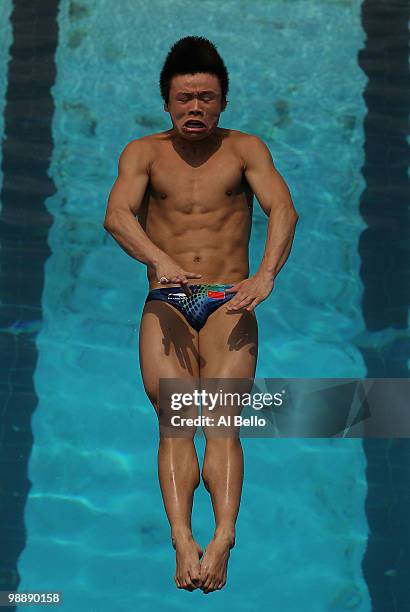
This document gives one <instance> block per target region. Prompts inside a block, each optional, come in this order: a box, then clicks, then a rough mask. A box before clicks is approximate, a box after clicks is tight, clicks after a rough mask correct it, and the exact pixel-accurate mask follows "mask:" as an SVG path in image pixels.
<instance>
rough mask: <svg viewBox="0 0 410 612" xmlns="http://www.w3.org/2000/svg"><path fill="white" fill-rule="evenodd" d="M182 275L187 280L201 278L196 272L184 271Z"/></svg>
mask: <svg viewBox="0 0 410 612" xmlns="http://www.w3.org/2000/svg"><path fill="white" fill-rule="evenodd" d="M184 274H185V276H186V277H187V278H201V276H202V274H198V272H188V271H187V270H184Z"/></svg>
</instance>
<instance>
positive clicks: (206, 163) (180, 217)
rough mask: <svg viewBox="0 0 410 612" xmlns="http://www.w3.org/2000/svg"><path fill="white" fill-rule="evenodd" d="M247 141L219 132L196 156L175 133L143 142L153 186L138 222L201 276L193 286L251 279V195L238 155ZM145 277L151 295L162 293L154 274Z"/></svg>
mask: <svg viewBox="0 0 410 612" xmlns="http://www.w3.org/2000/svg"><path fill="white" fill-rule="evenodd" d="M247 136H248V135H247V134H245V133H244V132H239V131H236V130H228V129H223V128H217V130H216V132H215V134H214V135H213V138H212V141H210V142H209V143H207V144H206V145H205V144H203V145H201V147H198V154H195V155H192V153H189V154H188V153H187V151H186V150H183V149H181V145H179V144H177V143H176V141H175V139H174V138H173V136H172V132H171V130H169V131H167V132H161V133H158V134H153V135H149V136H146V137H145V139H147V140H149V143H150V151H151V155H150V180H149V184H148V186H147V189H146V192H145V195H144V199H143V202H142V205H141V208H140V211H139V214H138V219H139V222H140V223H141V226H142V227H143V228H144V230H145V232H146V234H147V236H148V237H149V238H150V240H151V241H152V242H154V243H155V244H156V245H157V246H158V247H159V248H160V249H161V250H163V251H164V252H165V253H167V254H168V255H169V256H170V257H172V258H173V259H174V260H175V261H176V262H177V263H178V264H179V265H180V266H182V267H183V268H184V269H186V270H189V271H192V272H197V273H199V274H201V275H202V276H201V278H200V279H195V280H192V281H191V283H192V284H202V283H234V282H237V281H239V280H243V279H244V278H247V276H248V274H249V261H248V246H249V238H250V231H251V223H252V208H253V192H252V190H251V188H250V186H249V184H248V182H247V181H246V178H245V176H244V173H243V171H244V163H243V159H242V157H241V154H240V150H241V147H243V146H244V141H245V140H246V138H247ZM147 275H148V281H149V286H150V289H154V288H157V287H158V286H159V283H158V280H157V277H156V275H155V271H154V269H153V268H152V267H151V266H148V267H147ZM161 286H164V287H167V286H173V285H172V284H171V283H170V284H168V285H166V284H165V285H161Z"/></svg>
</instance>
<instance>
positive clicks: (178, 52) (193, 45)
mask: <svg viewBox="0 0 410 612" xmlns="http://www.w3.org/2000/svg"><path fill="white" fill-rule="evenodd" d="M196 72H208V73H210V74H214V75H215V76H216V77H218V79H219V82H220V84H221V92H222V100H226V96H227V94H228V88H229V76H228V71H227V69H226V66H225V64H224V61H223V59H222V58H221V56H220V55H219V53H218V51H217V49H216V47H215V45H214V44H213V43H211V41H210V40H208V39H207V38H203V37H202V36H185V37H184V38H180V39H179V40H178V41H177V42H175V43H174V44H173V45H172V47H171V49H170V51H169V52H168V55H167V57H166V59H165V62H164V65H163V67H162V70H161V76H160V79H159V86H160V90H161V96H162V98H163V99H164V101H165V102H166V103H167V104H168V100H169V88H170V84H171V79H172V77H174V76H176V75H177V74H195V73H196Z"/></svg>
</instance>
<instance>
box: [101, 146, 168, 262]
mask: <svg viewBox="0 0 410 612" xmlns="http://www.w3.org/2000/svg"><path fill="white" fill-rule="evenodd" d="M148 181H149V150H148V146H147V143H145V142H143V141H140V140H134V141H132V142H130V143H129V144H127V146H126V147H125V149H124V150H123V151H122V153H121V155H120V159H119V162H118V177H117V179H116V181H115V183H114V185H113V187H112V189H111V192H110V195H109V198H108V204H107V209H106V212H105V219H104V227H105V229H106V230H107V231H108V232H109V233H110V234H111V235H112V236H113V238H114V239H115V240H116V241H117V242H118V244H119V245H120V246H121V247H122V248H123V249H124V251H126V252H127V253H128V255H130V256H131V257H134V259H138V261H141V262H142V263H145V264H150V265H155V264H156V263H157V261H158V259H159V257H160V255H161V254H162V251H161V250H160V249H159V248H158V247H157V246H156V245H155V244H154V243H153V242H152V241H151V240H150V239H149V238H148V236H147V235H146V233H145V232H144V230H143V229H142V227H141V225H140V224H139V222H138V220H137V219H136V215H137V213H138V211H139V209H140V206H141V203H142V200H143V198H144V193H145V190H146V188H147V185H148Z"/></svg>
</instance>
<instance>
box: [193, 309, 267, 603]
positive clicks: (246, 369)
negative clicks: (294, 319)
mask: <svg viewBox="0 0 410 612" xmlns="http://www.w3.org/2000/svg"><path fill="white" fill-rule="evenodd" d="M199 352H200V358H201V365H200V378H201V379H205V378H253V377H254V375H255V370H256V361H257V353H258V326H257V321H256V316H255V313H254V312H248V311H245V310H241V311H240V312H235V313H227V312H226V310H225V308H224V306H222V307H221V308H219V309H218V310H217V311H216V312H214V313H213V314H212V315H211V316H210V317H209V318H208V321H207V322H206V324H205V325H204V327H203V328H202V329H201V331H200V332H199ZM249 390H250V389H249ZM222 412H223V411H222ZM204 432H205V435H206V449H205V456H204V463H203V467H202V478H203V481H204V484H205V487H206V488H207V490H208V491H209V493H210V495H211V499H212V506H213V509H214V514H215V533H214V536H213V538H212V540H211V542H210V543H209V544H208V546H207V548H206V552H205V555H204V557H203V559H202V563H201V580H202V586H201V588H202V589H203V591H204V592H205V593H209V592H210V591H214V590H215V589H220V588H222V587H223V586H224V584H225V583H226V569H227V562H228V558H229V554H230V553H229V551H230V549H231V548H232V547H233V545H234V543H235V523H236V518H237V515H238V511H239V504H240V498H241V491H242V482H243V453H242V445H241V442H240V439H239V437H235V436H232V437H227V436H223V437H216V436H215V435H212V433H211V432H212V428H210V429H209V432H208V433H207V429H206V428H204Z"/></svg>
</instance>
